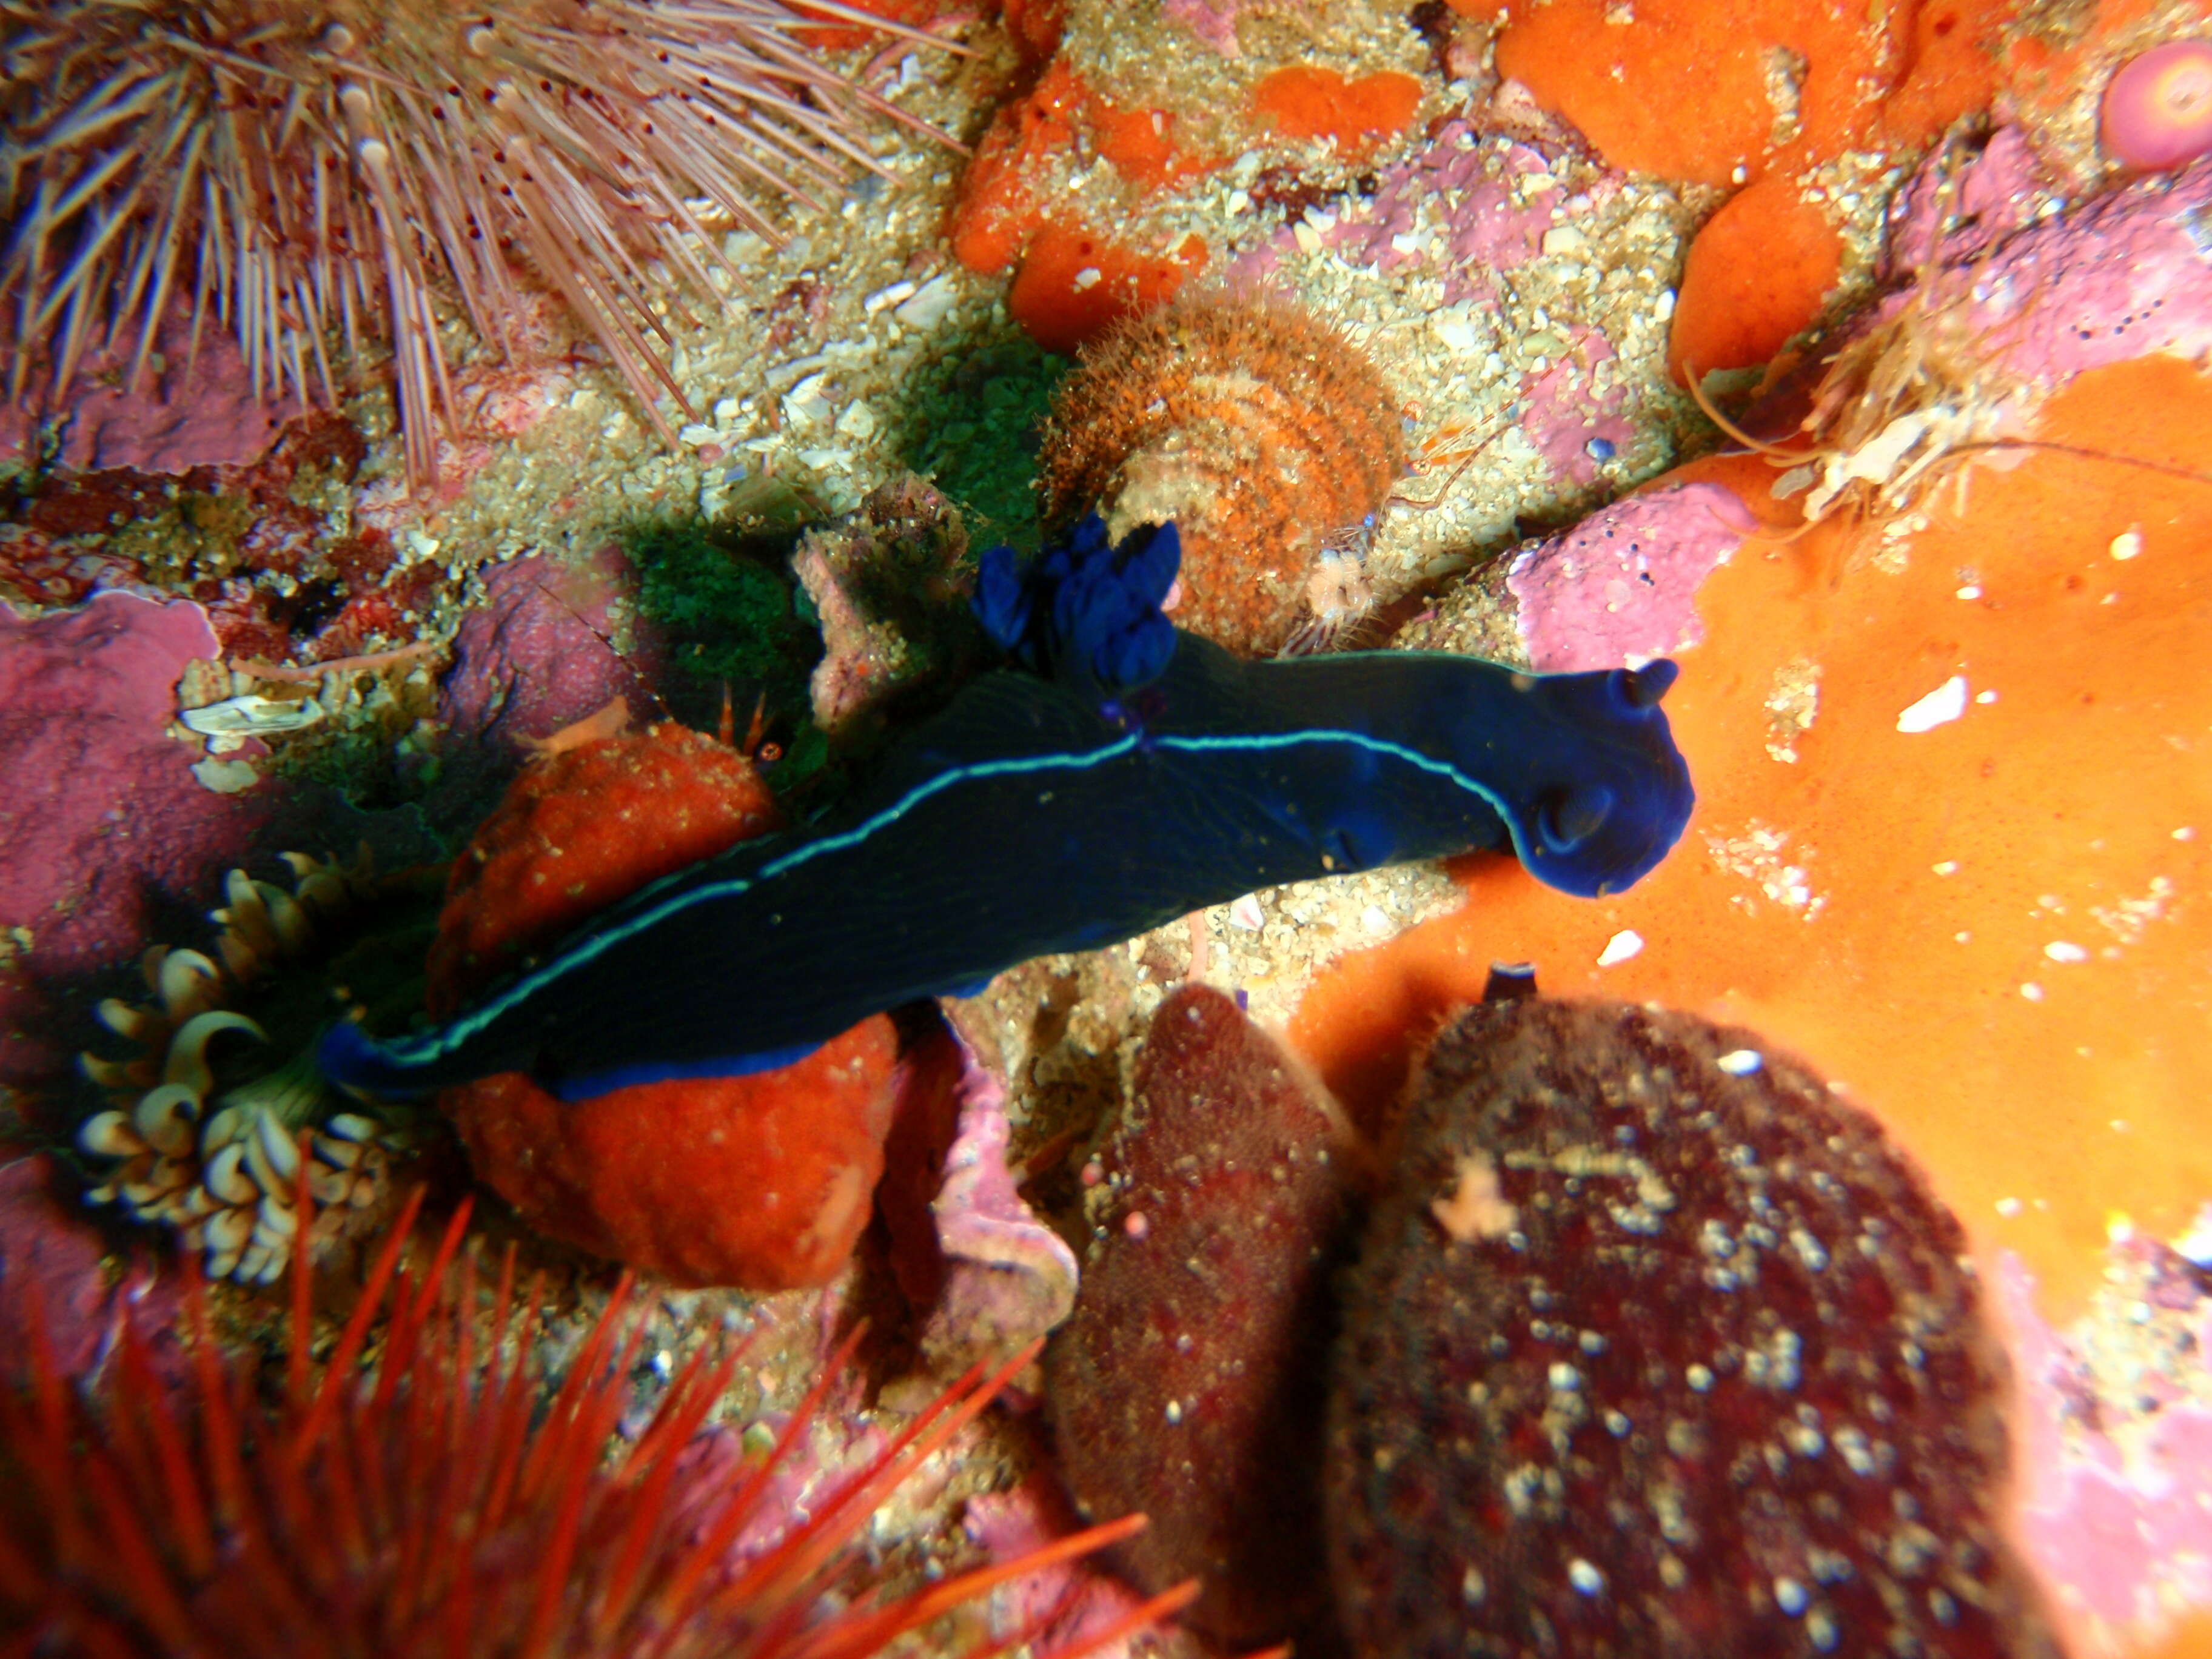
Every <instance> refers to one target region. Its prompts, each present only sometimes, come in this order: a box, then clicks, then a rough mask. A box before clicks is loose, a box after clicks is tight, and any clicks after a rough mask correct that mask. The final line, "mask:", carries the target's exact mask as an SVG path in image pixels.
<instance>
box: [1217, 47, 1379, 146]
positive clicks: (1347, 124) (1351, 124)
mask: <svg viewBox="0 0 2212 1659" xmlns="http://www.w3.org/2000/svg"><path fill="white" fill-rule="evenodd" d="M1420 102H1421V83H1420V82H1419V81H1416V80H1415V79H1413V76H1410V75H1400V74H1397V73H1395V71H1392V70H1383V71H1382V72H1380V73H1379V74H1375V75H1364V76H1360V77H1359V79H1358V80H1357V81H1350V80H1346V78H1345V77H1344V76H1341V75H1340V74H1338V73H1337V71H1336V70H1332V69H1319V68H1314V67H1310V66H1308V65H1305V64H1293V65H1291V67H1290V68H1287V69H1279V70H1276V71H1275V72H1274V73H1273V74H1272V75H1270V76H1267V79H1265V80H1264V81H1262V82H1260V84H1259V85H1258V86H1257V87H1255V88H1253V90H1252V112H1253V114H1254V115H1255V116H1256V117H1257V118H1259V119H1260V121H1261V123H1262V124H1263V125H1268V126H1271V127H1273V130H1274V131H1275V133H1276V135H1277V136H1278V137H1283V138H1288V139H1291V140H1293V141H1297V140H1301V139H1307V138H1334V139H1335V140H1336V142H1337V143H1338V145H1339V147H1340V148H1341V149H1345V150H1346V151H1357V150H1361V149H1367V148H1368V147H1369V146H1370V145H1371V144H1373V143H1375V141H1376V139H1378V138H1388V137H1390V136H1391V135H1392V134H1393V133H1397V132H1403V131H1405V130H1406V128H1407V126H1408V125H1410V124H1411V123H1412V121H1413V112H1414V111H1415V110H1416V109H1418V108H1419V106H1420Z"/></svg>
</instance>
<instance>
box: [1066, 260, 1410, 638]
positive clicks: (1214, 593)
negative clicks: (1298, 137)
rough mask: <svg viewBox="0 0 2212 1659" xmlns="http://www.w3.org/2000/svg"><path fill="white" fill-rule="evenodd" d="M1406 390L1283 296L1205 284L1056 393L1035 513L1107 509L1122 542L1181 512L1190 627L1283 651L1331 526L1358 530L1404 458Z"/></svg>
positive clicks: (1184, 615) (1096, 352)
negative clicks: (1395, 391)
mask: <svg viewBox="0 0 2212 1659" xmlns="http://www.w3.org/2000/svg"><path fill="white" fill-rule="evenodd" d="M1405 455H1406V439H1405V430H1404V423H1403V422H1402V420H1401V416H1400V413H1399V410H1398V404H1397V401H1396V400H1395V398H1393V397H1392V396H1391V394H1390V391H1389V387H1388V386H1385V385H1384V384H1383V378H1382V376H1381V375H1380V374H1378V373H1377V372H1376V369H1375V368H1374V367H1373V365H1372V364H1370V362H1368V360H1367V358H1366V357H1365V356H1364V355H1363V354H1362V353H1361V352H1360V351H1359V350H1358V348H1356V347H1354V346H1353V345H1352V343H1351V342H1350V341H1348V340H1346V339H1345V338H1344V337H1342V336H1340V334H1338V333H1337V332H1336V331H1334V330H1333V329H1331V328H1329V327H1328V326H1327V325H1324V324H1322V322H1320V321H1318V320H1317V319H1315V318H1313V317H1311V316H1310V315H1308V314H1307V313H1305V312H1304V311H1302V310H1299V309H1298V308H1297V307H1294V306H1291V305H1290V304H1287V303H1285V302H1281V301H1254V300H1232V299H1229V298H1225V297H1208V298H1205V299H1200V300H1194V301H1185V302H1182V303H1179V304H1176V305H1174V306H1170V307H1167V308H1166V309H1164V310H1161V311H1158V312H1154V313H1150V314H1148V315H1146V316H1144V317H1140V318H1137V319H1133V320H1131V321H1130V322H1128V323H1127V324H1125V325H1122V326H1121V328H1119V329H1117V330H1116V331H1115V332H1114V333H1112V334H1111V335H1109V337H1106V338H1105V339H1104V340H1103V341H1102V342H1101V343H1100V344H1099V345H1098V346H1097V347H1096V348H1095V349H1092V350H1091V351H1090V352H1088V353H1087V354H1086V355H1085V359H1084V362H1083V366H1082V367H1081V368H1079V369H1078V370H1077V371H1076V372H1075V374H1073V375H1071V376H1070V377H1069V378H1068V380H1066V383H1065V384H1064V385H1063V386H1061V388H1060V393H1059V396H1058V397H1057V398H1054V404H1053V416H1052V419H1051V422H1049V423H1048V427H1047V429H1046V432H1045V436H1044V444H1043V448H1042V452H1041V453H1039V455H1038V458H1037V472H1038V477H1037V492H1038V501H1039V516H1040V518H1041V519H1042V521H1043V523H1044V526H1045V527H1046V530H1047V532H1048V533H1056V532H1065V531H1066V530H1067V529H1069V528H1070V527H1072V526H1073V525H1074V524H1075V522H1076V521H1077V520H1079V519H1081V518H1082V517H1083V515H1084V514H1085V513H1089V512H1091V511H1093V510H1094V509H1095V510H1096V511H1097V512H1098V513H1100V514H1101V515H1102V516H1103V518H1104V519H1105V520H1106V526H1107V530H1108V532H1109V538H1110V539H1111V540H1113V541H1115V542H1116V543H1119V542H1120V541H1121V540H1122V538H1124V537H1126V536H1127V534H1128V533H1129V532H1131V531H1132V530H1133V529H1135V528H1136V527H1137V526H1139V525H1146V524H1167V523H1170V522H1172V523H1173V524H1174V525H1175V526H1176V530H1177V532H1179V533H1180V535H1181V537H1182V578H1181V597H1180V600H1179V602H1178V604H1177V605H1176V608H1175V610H1174V611H1173V613H1172V614H1173V616H1174V618H1175V621H1176V625H1177V626H1178V627H1181V628H1184V629H1188V630H1189V631H1190V632H1192V633H1194V634H1200V635H1204V636H1206V638H1208V639H1211V640H1212V641H1215V642H1217V643H1218V644H1221V645H1225V646H1227V647H1229V648H1230V649H1231V650H1232V651H1235V652H1237V653H1240V654H1243V655H1246V656H1269V655H1273V653H1275V652H1276V651H1277V650H1279V648H1280V647H1282V646H1283V645H1284V644H1285V641H1288V640H1289V638H1290V637H1291V633H1292V631H1293V629H1295V628H1296V626H1297V623H1298V621H1299V618H1300V616H1301V613H1302V612H1307V611H1310V612H1312V613H1314V614H1319V613H1320V612H1321V611H1322V607H1321V606H1318V605H1310V604H1309V599H1308V592H1309V589H1310V587H1312V586H1314V584H1315V582H1316V577H1317V575H1319V574H1322V573H1321V572H1320V570H1319V567H1320V565H1321V563H1322V560H1323V558H1324V556H1325V554H1327V553H1328V543H1329V542H1330V539H1331V538H1334V537H1340V536H1341V535H1343V534H1345V533H1346V532H1351V531H1353V530H1356V529H1358V527H1359V526H1361V525H1362V524H1363V523H1364V520H1366V518H1367V516H1368V515H1369V514H1370V513H1374V512H1376V510H1377V509H1378V508H1380V507H1382V505H1383V498H1384V497H1385V496H1386V495H1389V491H1390V487H1391V486H1392V485H1393V484H1394V483H1396V482H1397V481H1398V478H1399V476H1400V474H1401V472H1402V471H1404V469H1405Z"/></svg>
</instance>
